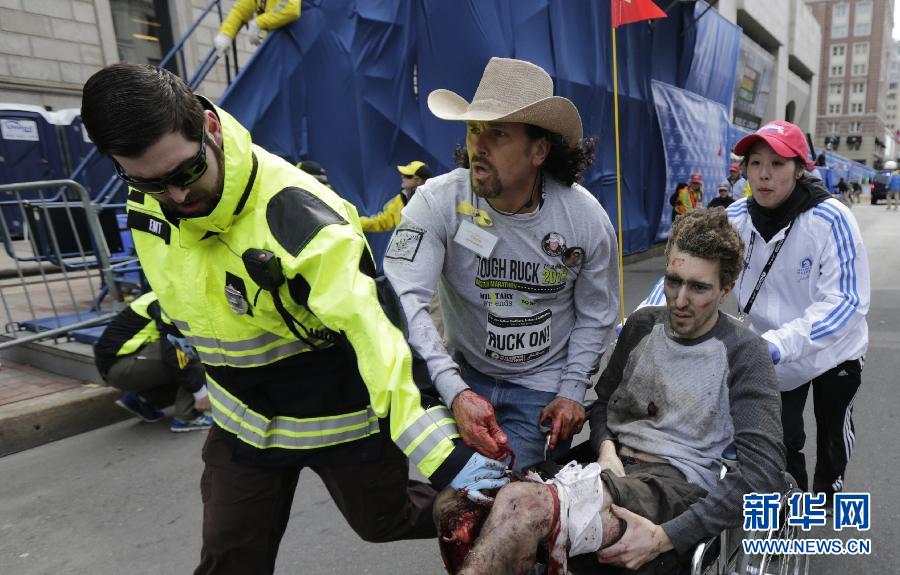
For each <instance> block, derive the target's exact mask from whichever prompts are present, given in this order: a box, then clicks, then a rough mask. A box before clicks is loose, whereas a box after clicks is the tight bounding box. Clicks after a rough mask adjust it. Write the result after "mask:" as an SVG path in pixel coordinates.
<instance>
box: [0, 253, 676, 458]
mask: <svg viewBox="0 0 900 575" xmlns="http://www.w3.org/2000/svg"><path fill="white" fill-rule="evenodd" d="M661 256H662V247H661V246H654V247H652V248H651V249H650V250H648V251H646V252H642V253H639V254H634V255H631V256H627V257H626V258H625V309H626V310H629V311H630V310H632V309H634V308H635V307H636V306H637V304H638V303H639V302H640V301H641V300H643V299H644V297H645V296H646V295H647V293H649V291H650V287H651V286H652V285H653V284H654V283H655V282H656V280H657V279H658V278H659V276H660V274H661V273H662V265H663V264H662V257H661ZM0 362H2V364H0V457H2V456H4V455H8V454H10V453H15V452H18V451H23V450H26V449H30V448H32V447H36V446H38V445H43V444H45V443H48V442H50V441H55V440H57V439H62V438H64V437H68V436H71V435H75V434H77V433H82V432H85V431H89V430H91V429H95V428H97V427H102V426H105V425H109V424H111V423H115V422H117V421H121V420H123V419H125V418H127V417H129V415H128V413H126V412H125V411H124V410H122V409H120V408H119V407H117V406H116V405H115V404H114V402H115V400H116V399H117V398H118V397H119V396H120V395H121V392H119V391H117V390H115V389H112V388H109V387H104V386H103V385H102V383H103V382H102V380H101V379H100V375H99V374H98V373H97V371H96V369H95V368H94V366H93V363H94V362H93V353H92V350H91V348H90V346H87V345H84V344H79V343H75V342H60V343H58V344H54V343H53V342H52V341H51V342H49V343H31V344H24V345H22V346H17V347H14V348H11V349H8V350H5V351H3V352H0ZM60 374H65V375H60Z"/></svg>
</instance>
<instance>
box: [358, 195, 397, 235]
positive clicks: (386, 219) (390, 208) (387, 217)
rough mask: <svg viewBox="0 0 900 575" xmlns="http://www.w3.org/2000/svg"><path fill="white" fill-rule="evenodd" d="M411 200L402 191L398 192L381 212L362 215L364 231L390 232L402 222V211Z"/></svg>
mask: <svg viewBox="0 0 900 575" xmlns="http://www.w3.org/2000/svg"><path fill="white" fill-rule="evenodd" d="M408 202H409V200H408V199H406V196H404V195H403V194H402V193H400V194H397V195H396V196H394V197H393V199H391V201H389V202H388V203H386V204H384V208H382V210H381V213H379V214H375V215H374V216H371V217H366V216H360V218H359V223H360V224H362V229H363V231H364V232H389V231H391V230H393V229H394V228H396V227H397V224H399V223H400V211H401V210H403V207H404V206H405V205H406V204H407V203H408Z"/></svg>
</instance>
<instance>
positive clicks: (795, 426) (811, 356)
mask: <svg viewBox="0 0 900 575" xmlns="http://www.w3.org/2000/svg"><path fill="white" fill-rule="evenodd" d="M734 153H735V154H737V155H739V156H743V157H744V160H743V162H742V165H743V168H744V170H745V172H746V174H747V180H748V181H749V183H750V189H751V191H752V193H753V195H752V196H751V197H749V198H746V199H743V200H739V201H737V202H735V203H733V204H732V205H731V206H729V207H728V210H727V212H728V217H729V219H730V221H731V223H732V224H733V225H734V226H735V227H736V228H737V229H738V231H739V232H740V234H741V237H742V238H743V240H744V253H745V260H744V272H743V273H742V274H741V277H740V278H739V279H738V285H737V286H736V288H735V293H736V294H737V298H738V302H739V305H740V309H741V313H742V314H745V315H747V316H748V317H749V319H750V322H751V327H752V329H753V330H754V331H755V332H756V333H758V334H760V335H761V336H762V337H763V338H764V339H765V340H766V341H767V342H768V344H769V350H770V352H771V353H772V360H773V361H774V362H775V364H776V365H775V371H776V373H777V374H778V379H779V383H780V385H781V399H782V414H781V420H782V425H783V426H784V443H785V447H786V448H787V469H788V471H789V472H790V473H791V475H793V476H794V477H795V478H796V479H797V481H798V483H799V485H800V487H802V488H803V489H805V490H807V489H808V487H809V485H808V479H807V472H806V460H805V458H804V456H803V451H802V450H803V446H804V443H805V442H806V434H805V432H804V429H803V408H804V406H805V405H806V397H807V395H808V393H809V388H810V387H812V389H813V404H814V411H815V416H816V427H817V430H816V445H817V450H816V451H817V452H816V466H815V473H814V475H813V484H812V490H813V491H814V492H816V493H825V494H826V496H827V498H828V502H829V504H830V503H831V499H832V496H833V494H834V493H835V492H838V491H841V489H842V488H843V483H844V471H845V469H846V467H847V462H848V460H849V459H850V454H851V452H852V450H853V443H854V427H853V419H852V413H853V399H854V397H855V396H856V391H857V389H858V388H859V385H860V375H861V373H862V367H863V355H864V354H865V352H866V348H867V346H868V327H867V325H866V313H867V312H868V310H869V263H868V258H867V256H866V250H865V246H863V242H862V237H861V235H860V232H859V227H858V226H857V223H856V219H855V218H854V217H853V215H852V213H851V212H850V210H849V209H848V208H847V207H846V206H844V205H843V204H842V203H841V202H839V201H838V200H835V199H833V198H831V196H830V194H828V191H827V190H826V189H825V186H824V185H823V184H822V182H821V180H818V179H815V178H813V177H811V176H810V175H808V174H807V173H806V170H809V169H812V163H811V162H809V161H808V159H807V158H808V157H809V152H808V148H807V145H806V138H805V137H804V135H803V132H802V131H801V130H800V128H798V127H797V126H795V125H794V124H791V123H788V122H780V121H776V122H771V123H769V124H766V125H765V126H763V127H762V128H760V129H759V130H757V131H756V132H755V133H754V134H750V135H749V136H746V137H745V138H743V139H742V140H741V141H739V142H738V143H737V145H735V147H734Z"/></svg>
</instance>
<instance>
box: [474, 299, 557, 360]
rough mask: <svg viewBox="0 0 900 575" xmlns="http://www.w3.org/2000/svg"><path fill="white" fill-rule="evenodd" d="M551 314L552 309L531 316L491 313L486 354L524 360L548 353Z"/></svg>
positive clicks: (504, 358) (503, 358)
mask: <svg viewBox="0 0 900 575" xmlns="http://www.w3.org/2000/svg"><path fill="white" fill-rule="evenodd" d="M552 317H553V313H552V312H551V311H550V310H549V309H548V310H544V311H542V312H541V313H539V314H537V315H533V316H528V317H500V316H497V315H494V314H492V313H488V316H487V343H486V345H485V351H484V354H485V355H486V356H488V357H489V358H491V359H495V360H498V361H505V362H507V363H524V362H526V361H531V360H533V359H535V358H538V357H541V356H542V355H546V354H547V353H548V352H549V351H550V341H551V339H550V336H551V334H550V320H551V319H552Z"/></svg>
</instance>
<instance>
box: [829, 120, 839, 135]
mask: <svg viewBox="0 0 900 575" xmlns="http://www.w3.org/2000/svg"><path fill="white" fill-rule="evenodd" d="M828 133H829V134H840V133H841V124H840V122H828Z"/></svg>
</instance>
